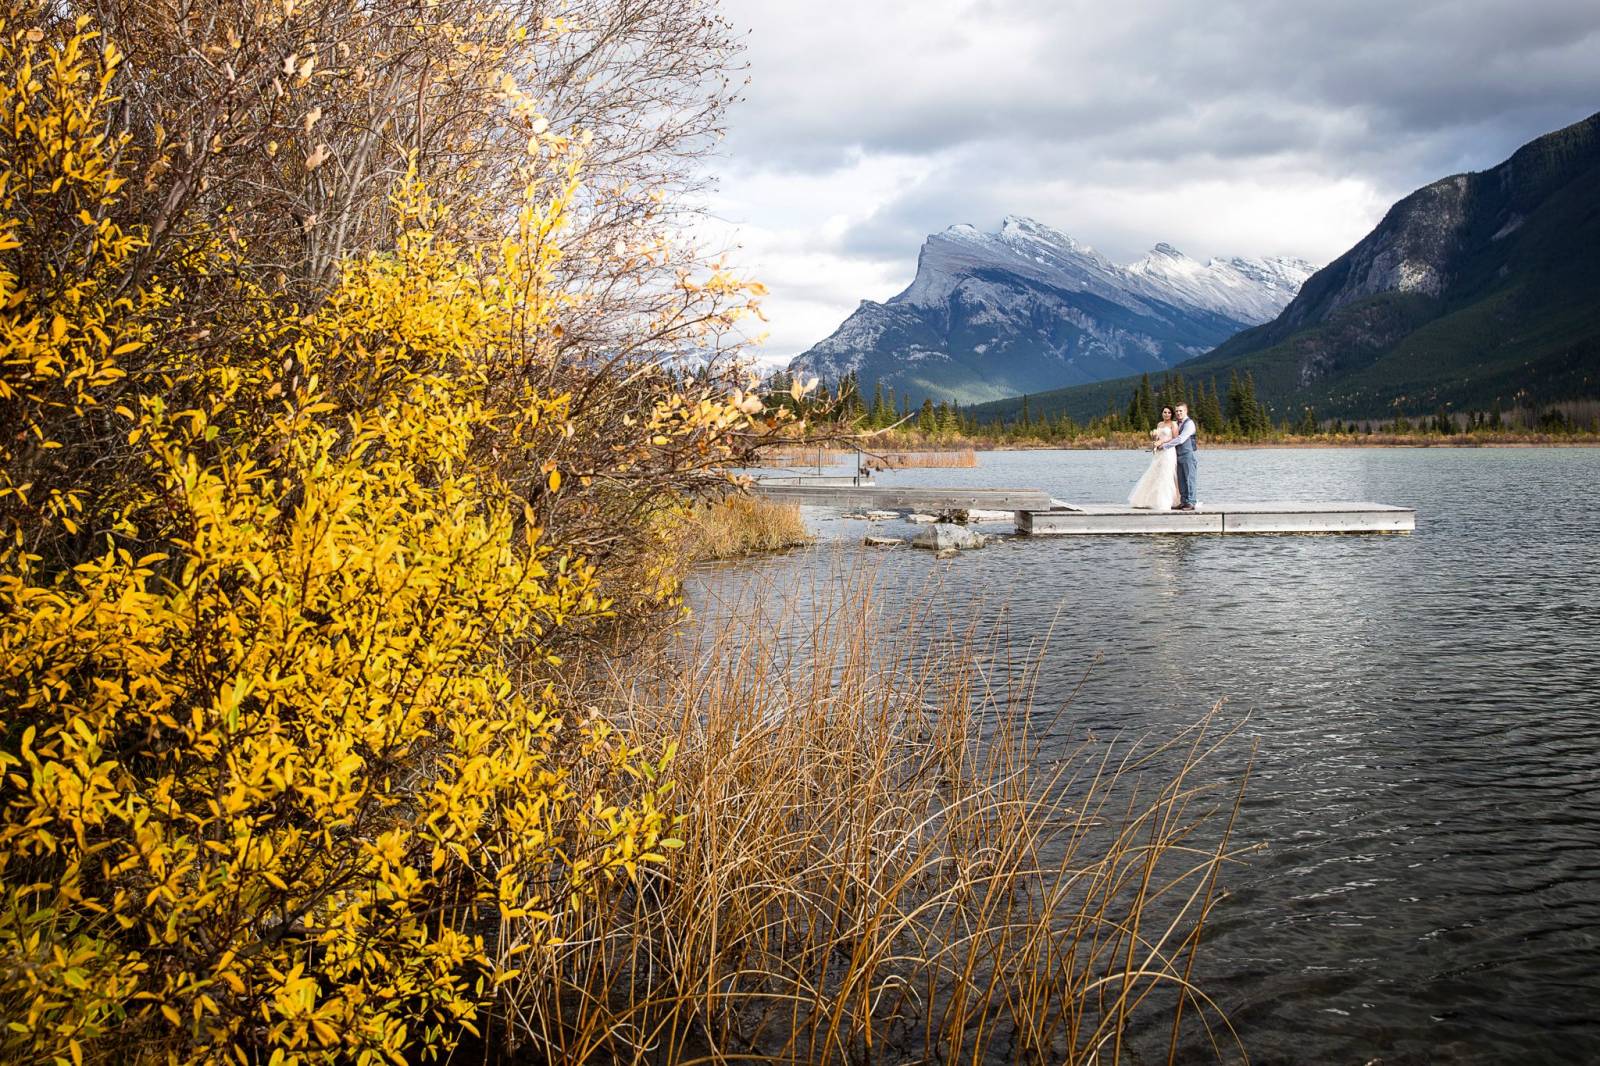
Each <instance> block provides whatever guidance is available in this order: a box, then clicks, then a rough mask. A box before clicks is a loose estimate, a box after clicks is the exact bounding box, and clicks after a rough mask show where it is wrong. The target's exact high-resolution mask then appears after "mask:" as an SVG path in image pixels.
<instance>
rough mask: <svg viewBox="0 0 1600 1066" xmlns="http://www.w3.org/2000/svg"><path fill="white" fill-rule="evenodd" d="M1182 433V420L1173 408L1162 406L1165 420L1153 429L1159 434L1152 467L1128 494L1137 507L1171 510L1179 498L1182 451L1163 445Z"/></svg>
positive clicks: (1152, 431) (1155, 434)
mask: <svg viewBox="0 0 1600 1066" xmlns="http://www.w3.org/2000/svg"><path fill="white" fill-rule="evenodd" d="M1177 435H1178V423H1177V422H1175V421H1173V418H1172V408H1170V407H1163V408H1162V409H1161V423H1160V424H1159V425H1157V426H1156V428H1155V429H1152V430H1151V431H1150V436H1152V437H1154V438H1155V449H1156V454H1155V456H1154V457H1153V458H1151V460H1150V468H1149V469H1148V470H1146V471H1145V472H1144V477H1142V478H1140V479H1139V483H1138V484H1137V485H1135V486H1134V487H1133V491H1132V492H1130V493H1129V494H1128V502H1129V503H1130V504H1132V505H1133V506H1135V507H1141V508H1145V509H1147V510H1152V511H1170V510H1172V508H1173V506H1174V505H1176V504H1177V502H1178V453H1177V452H1176V451H1174V450H1173V449H1171V448H1162V447H1161V445H1163V444H1165V443H1166V442H1167V441H1169V440H1171V439H1172V438H1173V437H1175V436H1177Z"/></svg>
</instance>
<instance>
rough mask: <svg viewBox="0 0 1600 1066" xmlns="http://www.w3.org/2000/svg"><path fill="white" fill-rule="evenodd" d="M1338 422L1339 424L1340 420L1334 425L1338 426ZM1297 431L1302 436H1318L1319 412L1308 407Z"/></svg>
mask: <svg viewBox="0 0 1600 1066" xmlns="http://www.w3.org/2000/svg"><path fill="white" fill-rule="evenodd" d="M1338 424H1339V423H1338V422H1334V425H1336V426H1337V425H1338ZM1296 432H1297V433H1299V434H1300V435H1301V436H1302V437H1314V436H1316V435H1317V413H1316V412H1315V411H1313V410H1312V409H1311V408H1309V407H1307V408H1306V411H1305V414H1303V415H1302V416H1301V417H1300V425H1299V427H1298V428H1297V429H1296Z"/></svg>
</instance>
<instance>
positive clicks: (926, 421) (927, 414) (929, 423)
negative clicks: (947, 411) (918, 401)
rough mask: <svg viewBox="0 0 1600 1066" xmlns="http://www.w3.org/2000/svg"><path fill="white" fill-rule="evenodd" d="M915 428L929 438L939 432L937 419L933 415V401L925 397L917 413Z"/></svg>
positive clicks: (935, 415) (936, 416)
mask: <svg viewBox="0 0 1600 1066" xmlns="http://www.w3.org/2000/svg"><path fill="white" fill-rule="evenodd" d="M917 428H918V429H920V430H921V431H922V432H924V433H926V434H927V435H928V436H930V437H931V436H933V435H934V434H935V433H937V432H939V417H938V415H937V414H935V413H934V410H933V400H932V399H930V398H928V397H926V396H925V397H923V399H922V409H921V410H919V411H918V412H917Z"/></svg>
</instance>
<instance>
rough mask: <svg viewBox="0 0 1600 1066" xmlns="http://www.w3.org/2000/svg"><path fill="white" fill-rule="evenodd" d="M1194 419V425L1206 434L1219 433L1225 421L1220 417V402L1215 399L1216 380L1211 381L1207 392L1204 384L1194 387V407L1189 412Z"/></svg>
mask: <svg viewBox="0 0 1600 1066" xmlns="http://www.w3.org/2000/svg"><path fill="white" fill-rule="evenodd" d="M1189 414H1190V416H1191V417H1193V418H1194V421H1195V425H1197V426H1199V427H1200V428H1201V429H1202V430H1204V431H1205V432H1206V433H1221V432H1222V429H1223V426H1224V425H1225V424H1226V420H1225V419H1224V418H1223V417H1222V401H1220V400H1218V399H1217V379H1216V378H1212V379H1211V391H1210V392H1207V391H1206V387H1205V383H1204V382H1201V383H1200V384H1199V385H1197V386H1196V387H1195V400H1194V406H1193V408H1192V409H1191V410H1190V412H1189Z"/></svg>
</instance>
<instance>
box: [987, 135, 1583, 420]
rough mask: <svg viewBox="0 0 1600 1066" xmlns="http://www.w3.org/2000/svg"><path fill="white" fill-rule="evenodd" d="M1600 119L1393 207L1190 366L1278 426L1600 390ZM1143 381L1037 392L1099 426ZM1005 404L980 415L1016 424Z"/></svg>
mask: <svg viewBox="0 0 1600 1066" xmlns="http://www.w3.org/2000/svg"><path fill="white" fill-rule="evenodd" d="M1596 249H1600V113H1596V114H1594V115H1591V116H1590V117H1588V118H1586V119H1583V120H1581V121H1579V122H1576V123H1573V124H1572V125H1570V126H1567V127H1564V128H1562V129H1559V130H1555V131H1553V132H1551V133H1547V134H1544V135H1542V136H1540V137H1537V138H1534V139H1533V140H1531V141H1529V142H1528V143H1527V144H1525V145H1523V146H1522V147H1521V148H1519V149H1517V151H1516V152H1514V153H1513V154H1512V155H1511V156H1510V157H1508V158H1507V159H1506V160H1504V161H1502V162H1501V163H1499V164H1497V165H1495V166H1493V167H1489V168H1487V169H1485V170H1481V171H1473V172H1467V173H1461V174H1452V175H1449V176H1447V177H1444V178H1440V179H1438V180H1436V181H1433V182H1430V183H1428V184H1426V185H1424V186H1422V187H1421V188H1419V189H1417V190H1415V191H1414V192H1412V193H1411V194H1409V195H1407V196H1405V197H1402V198H1401V199H1400V200H1398V201H1396V202H1395V203H1394V204H1393V205H1392V206H1391V207H1390V209H1389V210H1388V211H1387V212H1386V213H1385V215H1384V217H1383V219H1382V220H1381V221H1380V222H1379V223H1378V224H1377V225H1376V226H1375V227H1374V228H1373V229H1372V230H1371V231H1370V232H1369V233H1368V234H1367V235H1366V236H1364V237H1363V238H1362V239H1361V240H1360V241H1358V242H1357V243H1356V244H1355V245H1354V246H1352V247H1351V248H1350V249H1349V250H1348V251H1346V252H1345V253H1344V254H1343V255H1341V256H1339V257H1338V258H1336V259H1335V260H1333V262H1331V263H1329V264H1328V265H1327V266H1326V267H1324V268H1323V269H1322V270H1320V271H1318V272H1317V273H1315V274H1314V275H1312V276H1311V277H1310V278H1309V279H1307V280H1306V282H1305V284H1304V285H1303V286H1302V287H1301V290H1300V292H1299V293H1298V294H1297V295H1296V297H1295V298H1294V299H1293V300H1292V301H1290V302H1289V304H1288V305H1287V306H1285V308H1284V309H1283V311H1282V313H1281V314H1279V315H1278V316H1277V317H1276V318H1275V319H1273V320H1272V321H1270V322H1266V323H1264V324H1262V325H1259V326H1256V327H1254V328H1251V329H1248V330H1245V331H1243V332H1241V333H1239V334H1238V335H1236V336H1234V337H1231V338H1229V339H1228V340H1226V341H1224V342H1222V343H1221V344H1219V345H1218V346H1217V347H1216V348H1214V349H1213V350H1211V351H1209V352H1206V353H1204V354H1202V355H1199V356H1197V357H1195V358H1193V359H1191V360H1188V361H1186V362H1184V363H1182V364H1180V365H1179V366H1178V367H1177V368H1176V369H1178V370H1180V371H1181V372H1182V373H1183V374H1184V375H1185V376H1186V377H1189V378H1191V379H1192V378H1195V377H1201V378H1209V377H1219V378H1221V379H1223V380H1226V379H1227V377H1228V376H1229V375H1230V374H1233V373H1245V372H1249V373H1250V374H1251V375H1252V376H1253V377H1254V378H1255V380H1256V383H1257V387H1258V390H1259V392H1260V395H1261V397H1262V399H1264V400H1265V401H1267V402H1268V403H1269V405H1270V406H1272V407H1273V408H1274V410H1275V413H1276V414H1277V415H1278V416H1279V417H1289V418H1295V417H1298V416H1299V415H1300V413H1301V412H1303V411H1304V410H1305V409H1306V408H1308V407H1309V408H1312V409H1314V410H1315V411H1316V412H1317V413H1318V414H1321V415H1333V416H1338V417H1362V418H1369V417H1391V416H1392V415H1394V414H1396V413H1405V414H1418V413H1426V412H1431V411H1434V410H1436V409H1438V408H1439V407H1441V406H1443V407H1451V406H1457V407H1473V408H1476V409H1480V410H1487V409H1489V408H1490V407H1492V406H1493V405H1495V404H1501V405H1503V406H1507V407H1510V406H1517V405H1519V404H1527V403H1534V404H1539V403H1550V402H1556V401H1559V400H1564V399H1574V398H1580V397H1584V398H1586V397H1593V396H1595V395H1597V394H1600V255H1597V254H1596ZM1133 380H1134V379H1133V378H1132V377H1125V378H1122V379H1112V380H1107V381H1104V382H1100V383H1096V384H1094V385H1090V386H1086V387H1083V388H1078V389H1071V388H1069V389H1063V390H1051V391H1049V392H1047V393H1045V394H1042V395H1037V396H1033V397H1030V403H1031V405H1032V407H1033V409H1034V410H1036V411H1040V412H1041V413H1045V412H1057V413H1059V412H1065V413H1067V414H1071V415H1072V416H1073V417H1075V418H1088V417H1093V416H1094V415H1096V414H1100V413H1103V412H1104V411H1105V410H1106V406H1107V403H1108V402H1110V403H1118V404H1120V403H1124V402H1125V401H1126V398H1127V395H1128V390H1129V389H1130V388H1131V387H1132V385H1133ZM1017 406H1018V404H1017V402H1016V401H1001V402H998V403H996V404H993V405H987V406H986V407H984V408H982V409H980V410H978V411H977V412H976V414H977V416H978V417H985V416H988V417H1006V415H1007V412H1008V411H1012V410H1014V409H1015V408H1016V407H1017Z"/></svg>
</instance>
